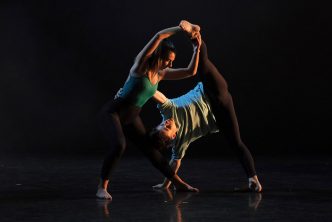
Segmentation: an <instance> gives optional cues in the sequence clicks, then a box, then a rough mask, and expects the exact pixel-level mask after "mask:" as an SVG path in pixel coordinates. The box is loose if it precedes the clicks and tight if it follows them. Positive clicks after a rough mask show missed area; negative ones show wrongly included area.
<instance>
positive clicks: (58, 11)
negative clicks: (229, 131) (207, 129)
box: [0, 0, 332, 155]
mask: <svg viewBox="0 0 332 222" xmlns="http://www.w3.org/2000/svg"><path fill="white" fill-rule="evenodd" d="M0 6H1V8H0V16H1V19H0V33H1V35H0V58H1V59H0V152H2V153H14V154H15V153H23V154H24V153H60V154H62V153H84V154H85V153H99V152H103V151H104V149H105V147H104V143H103V140H102V137H101V135H100V134H99V131H98V128H97V123H96V113H97V112H98V110H99V109H100V107H101V106H102V104H103V103H105V102H106V101H107V100H108V99H110V98H112V97H113V95H114V93H115V92H116V91H117V89H118V88H119V87H121V86H122V84H123V83H124V81H125V79H126V77H127V75H128V70H129V68H130V66H131V64H132V61H133V58H134V57H135V56H136V54H137V53H138V52H139V50H140V49H141V48H142V47H143V46H144V45H145V44H146V43H147V41H148V40H149V39H150V38H151V37H152V36H153V35H154V34H155V33H156V32H157V31H159V30H161V29H163V28H166V27H169V26H174V25H177V24H178V23H179V21H180V20H181V19H187V20H189V21H191V22H194V23H197V24H199V25H200V26H201V28H202V36H203V39H204V40H205V42H206V43H207V45H208V48H209V55H210V58H211V60H212V61H213V62H214V63H215V64H216V65H217V67H218V68H219V69H220V70H221V71H222V73H223V74H224V76H225V78H226V79H227V80H228V83H229V86H230V90H231V92H232V95H233V97H234V101H235V106H236V110H237V113H238V118H239V123H240V127H241V132H242V137H243V139H244V141H245V142H246V143H247V145H248V146H249V147H250V149H251V150H252V151H253V152H254V153H261V154H273V155H277V154H281V155H283V154H287V153H294V154H296V153H302V152H305V153H309V154H310V153H324V154H325V153H327V154H328V153H330V152H331V151H330V150H331V149H330V148H331V145H332V142H331V140H330V137H331V136H330V133H331V123H332V121H331V99H330V96H331V91H332V90H331V88H330V82H331V80H332V77H331V69H330V67H329V65H330V64H328V62H330V61H331V48H330V47H329V44H330V41H331V39H330V36H328V29H329V28H330V27H331V19H330V11H329V10H328V8H327V7H326V6H325V5H323V4H320V2H319V1H315V2H311V3H306V2H304V1H289V0H270V1H259V0H252V1H248V0H237V1H223V0H218V1H201V2H197V3H195V2H194V1H173V0H171V1H151V0H149V1H129V0H122V1H110V0H108V1H106V0H94V1H91V0H90V1H89V0H80V1H78V0H75V1H74V0H58V1H1V3H0ZM172 39H173V40H174V43H175V45H176V46H177V48H178V55H177V59H176V62H175V63H174V66H175V67H181V66H184V65H186V64H187V63H188V62H189V59H190V56H191V50H192V49H191V45H190V43H189V41H188V40H187V39H186V38H185V37H184V35H177V36H174V37H172ZM196 81H197V79H196V78H192V79H186V80H181V81H163V82H162V83H160V87H159V89H160V90H161V91H163V92H164V93H165V94H166V95H167V96H168V97H175V96H178V95H181V94H182V93H184V92H186V91H187V90H189V89H191V87H193V86H194V85H195V83H196ZM142 118H143V120H144V121H145V123H146V125H147V127H152V126H153V125H155V124H157V123H159V121H160V117H159V114H158V111H157V109H156V107H155V104H154V103H153V102H152V101H149V102H148V103H147V104H146V106H145V107H144V109H143V111H142ZM218 138H219V137H218V136H216V135H211V136H209V137H207V138H204V139H202V140H200V141H197V142H195V143H193V144H192V148H191V149H192V150H193V151H192V152H193V153H194V154H195V153H196V154H200V153H204V154H206V153H207V151H206V149H205V148H206V147H209V146H210V147H212V146H213V143H216V142H219V141H220V140H221V142H219V144H220V146H218V147H217V148H215V149H211V151H209V153H211V154H214V153H215V152H221V153H225V154H226V153H228V151H229V149H228V148H225V147H224V146H226V145H225V144H224V138H223V137H221V139H218ZM130 146H131V145H130ZM202 147H204V149H203V148H202ZM132 150H135V148H133V149H132V148H129V151H128V152H129V153H130V152H132V153H135V151H132ZM194 154H193V155H194Z"/></svg>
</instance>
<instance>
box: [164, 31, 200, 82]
mask: <svg viewBox="0 0 332 222" xmlns="http://www.w3.org/2000/svg"><path fill="white" fill-rule="evenodd" d="M201 44H202V40H201V35H200V34H199V33H198V34H197V36H196V39H195V40H194V42H193V49H194V52H193V55H192V57H191V60H190V63H189V65H188V66H187V68H179V69H171V68H170V69H165V70H163V71H162V72H161V77H162V79H164V80H177V79H184V78H188V77H191V76H194V75H196V73H197V68H198V62H199V53H200V47H201Z"/></svg>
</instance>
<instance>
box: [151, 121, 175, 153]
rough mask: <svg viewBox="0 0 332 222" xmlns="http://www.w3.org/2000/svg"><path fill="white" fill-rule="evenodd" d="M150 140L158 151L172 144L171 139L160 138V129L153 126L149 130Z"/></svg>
mask: <svg viewBox="0 0 332 222" xmlns="http://www.w3.org/2000/svg"><path fill="white" fill-rule="evenodd" d="M149 139H150V142H151V143H152V145H153V146H154V147H156V148H157V149H158V150H159V151H165V150H167V149H168V148H170V147H171V146H172V145H173V140H165V139H164V138H162V136H161V134H160V131H159V130H158V129H157V127H154V128H152V129H151V130H150V132H149Z"/></svg>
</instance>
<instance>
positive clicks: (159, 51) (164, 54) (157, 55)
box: [147, 38, 176, 71]
mask: <svg viewBox="0 0 332 222" xmlns="http://www.w3.org/2000/svg"><path fill="white" fill-rule="evenodd" d="M170 52H174V53H175V54H176V48H175V46H174V44H173V42H172V41H171V40H169V39H168V38H166V39H163V40H162V41H161V42H160V44H159V45H158V47H157V48H156V49H155V50H154V52H153V54H152V56H151V57H150V58H149V60H148V68H147V69H148V70H153V71H156V69H157V68H158V67H159V66H160V63H161V61H162V60H163V59H167V58H168V55H169V53H170Z"/></svg>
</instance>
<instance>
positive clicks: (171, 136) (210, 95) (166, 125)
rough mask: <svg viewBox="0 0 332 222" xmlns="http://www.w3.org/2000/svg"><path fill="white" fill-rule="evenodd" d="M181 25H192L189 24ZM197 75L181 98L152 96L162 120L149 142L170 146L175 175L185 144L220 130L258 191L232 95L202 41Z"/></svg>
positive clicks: (250, 187) (167, 183)
mask: <svg viewBox="0 0 332 222" xmlns="http://www.w3.org/2000/svg"><path fill="white" fill-rule="evenodd" d="M185 24H186V26H192V24H190V23H189V22H185ZM193 35H195V34H193ZM197 35H200V34H199V33H197ZM198 76H199V78H200V81H201V82H199V83H198V84H197V86H196V87H195V88H194V89H193V90H191V91H189V92H188V93H187V94H185V95H183V96H181V97H178V98H175V99H167V98H166V97H165V95H164V94H162V93H161V92H159V91H157V92H156V93H155V95H154V99H155V100H156V101H157V102H158V103H159V104H158V106H157V107H158V108H159V110H160V113H161V115H162V117H163V121H162V123H161V124H159V125H158V126H157V127H156V128H154V129H153V130H152V131H151V133H150V136H151V137H152V140H154V143H155V144H158V146H159V147H164V148H165V147H167V146H171V147H172V158H171V161H170V163H169V164H170V166H171V167H172V169H173V170H174V171H175V173H177V171H178V169H179V167H180V165H181V159H182V158H183V157H184V155H185V152H186V150H187V148H188V146H189V144H190V143H191V142H193V141H195V140H196V139H198V138H200V137H202V136H205V135H207V134H209V133H215V132H218V131H219V129H220V130H221V131H223V132H224V134H225V136H226V138H227V140H228V142H229V144H230V146H231V147H232V148H233V149H234V150H235V151H236V153H237V156H238V157H239V159H240V162H241V164H242V166H243V168H244V170H245V173H246V175H247V177H248V182H249V186H248V188H249V189H250V190H251V191H255V192H261V191H262V186H261V184H260V182H259V180H258V177H257V174H256V170H255V166H254V160H253V158H252V155H251V153H250V151H249V150H248V148H247V146H246V145H245V144H244V143H243V141H242V139H241V136H240V130H239V125H238V121H237V117H236V114H235V110H234V106H233V100H232V96H231V94H230V93H229V91H228V87H227V83H226V81H225V79H224V78H223V76H222V75H221V73H220V72H219V71H218V69H217V68H216V67H215V66H214V64H213V63H212V62H211V61H210V60H209V58H208V53H207V47H206V44H205V43H204V41H202V45H201V53H200V64H199V67H198ZM170 184H171V181H170V180H168V179H167V178H166V179H165V180H164V182H163V183H161V184H158V185H155V186H153V187H154V188H155V189H166V188H168V187H169V186H170Z"/></svg>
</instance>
